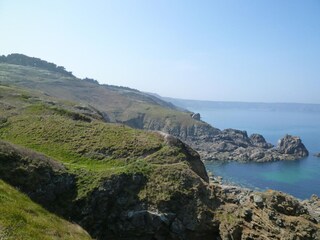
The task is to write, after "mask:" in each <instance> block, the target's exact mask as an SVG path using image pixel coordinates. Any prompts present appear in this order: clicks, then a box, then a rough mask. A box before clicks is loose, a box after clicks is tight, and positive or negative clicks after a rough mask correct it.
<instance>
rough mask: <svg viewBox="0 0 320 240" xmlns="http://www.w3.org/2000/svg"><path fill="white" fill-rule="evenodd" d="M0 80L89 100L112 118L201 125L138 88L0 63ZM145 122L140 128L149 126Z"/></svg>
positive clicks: (65, 97)
mask: <svg viewBox="0 0 320 240" xmlns="http://www.w3.org/2000/svg"><path fill="white" fill-rule="evenodd" d="M0 82H1V83H2V84H15V85H18V86H23V87H27V88H31V89H38V90H40V91H43V92H45V93H47V94H50V95H52V96H55V97H58V98H61V99H66V100H70V101H75V102H82V103H86V104H91V105H92V106H94V107H96V108H97V109H99V110H100V111H102V112H105V113H107V114H108V117H109V118H110V120H111V121H118V122H126V121H128V120H130V119H134V118H137V117H139V116H141V115H145V117H146V121H147V122H148V123H149V124H150V122H162V123H170V124H172V125H173V126H175V125H181V126H190V125H194V124H195V125H202V124H204V123H202V122H199V121H195V120H193V119H192V118H191V117H190V113H188V112H182V111H178V110H176V109H175V108H174V107H172V106H170V105H168V104H166V103H164V102H159V101H161V100H158V101H156V100H154V99H153V97H150V96H147V95H146V94H143V93H141V92H139V91H136V90H132V89H126V88H119V87H114V86H105V85H104V86H102V85H98V84H95V83H91V82H87V81H82V80H79V79H77V78H74V77H66V76H64V75H62V74H59V73H55V72H50V71H47V70H43V69H38V68H33V67H24V66H18V65H11V64H4V63H0ZM148 123H145V126H141V128H148V127H149V126H148Z"/></svg>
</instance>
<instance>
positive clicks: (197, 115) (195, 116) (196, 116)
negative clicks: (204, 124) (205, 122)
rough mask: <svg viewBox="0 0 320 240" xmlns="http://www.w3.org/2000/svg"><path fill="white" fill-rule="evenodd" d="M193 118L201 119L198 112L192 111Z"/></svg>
mask: <svg viewBox="0 0 320 240" xmlns="http://www.w3.org/2000/svg"><path fill="white" fill-rule="evenodd" d="M191 117H192V118H193V119H194V120H197V121H200V120H201V116H200V113H194V114H192V116H191Z"/></svg>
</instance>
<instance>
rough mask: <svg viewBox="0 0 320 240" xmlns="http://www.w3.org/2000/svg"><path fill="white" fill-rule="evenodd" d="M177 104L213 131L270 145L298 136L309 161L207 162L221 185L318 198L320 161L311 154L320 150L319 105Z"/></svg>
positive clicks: (193, 102) (304, 159) (196, 102)
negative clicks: (259, 138)
mask: <svg viewBox="0 0 320 240" xmlns="http://www.w3.org/2000/svg"><path fill="white" fill-rule="evenodd" d="M175 104H177V103H175ZM178 105H179V104H178ZM180 106H181V107H184V108H187V109H188V110H190V111H193V112H198V113H200V114H201V119H202V120H204V121H206V122H208V123H209V124H211V125H212V126H214V127H217V128H219V129H226V128H235V129H240V130H245V131H247V133H248V135H250V134H253V133H259V134H262V135H263V136H264V137H265V139H266V140H267V141H268V142H270V143H272V144H274V145H277V143H278V140H279V139H280V138H282V137H283V136H285V135H286V134H290V135H294V136H300V137H301V139H302V142H303V143H304V144H305V146H306V148H307V149H308V150H309V156H308V157H306V158H303V159H300V160H296V161H277V162H268V163H238V162H229V163H225V162H224V163H223V162H206V163H205V166H206V168H207V170H208V171H210V172H212V173H213V174H214V175H215V176H221V177H222V178H223V182H225V183H228V184H235V185H240V186H243V187H247V188H251V189H254V190H258V191H264V190H267V189H274V190H278V191H282V192H285V193H288V194H290V195H293V196H295V197H297V198H299V199H307V198H310V196H311V195H312V194H316V195H318V196H320V158H318V157H315V156H314V154H315V153H318V152H320V105H316V104H278V103H273V104H268V103H237V102H234V103H232V102H204V101H185V102H184V103H183V104H181V103H180Z"/></svg>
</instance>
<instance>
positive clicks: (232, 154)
mask: <svg viewBox="0 0 320 240" xmlns="http://www.w3.org/2000/svg"><path fill="white" fill-rule="evenodd" d="M187 142H188V143H189V144H190V145H191V146H192V147H193V148H195V149H196V150H197V151H198V152H199V153H200V155H201V157H202V159H203V160H208V161H214V160H219V161H240V162H251V161H254V162H271V161H279V160H296V159H300V158H303V157H306V156H308V155H309V152H308V150H307V149H306V147H305V146H304V144H303V143H302V141H301V139H300V138H299V137H297V136H291V135H286V136H284V137H283V138H282V139H280V140H279V142H278V145H277V146H273V145H272V144H271V143H268V142H266V140H265V139H264V137H263V136H262V135H260V134H252V135H251V136H248V135H247V132H246V131H241V130H236V129H225V130H223V131H220V132H219V133H218V134H215V135H213V136H209V137H206V138H193V139H191V140H187Z"/></svg>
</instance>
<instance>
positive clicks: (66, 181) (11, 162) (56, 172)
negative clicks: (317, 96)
mask: <svg viewBox="0 0 320 240" xmlns="http://www.w3.org/2000/svg"><path fill="white" fill-rule="evenodd" d="M0 177H1V179H3V180H4V181H6V182H7V183H9V184H11V185H12V186H15V187H18V188H19V189H21V190H22V191H23V192H25V193H26V194H27V195H28V196H29V197H30V198H31V199H33V200H34V201H36V202H38V203H40V204H42V205H44V206H45V207H47V208H48V209H50V210H53V211H56V212H58V213H59V214H65V213H64V211H67V210H68V209H66V208H65V209H62V208H59V207H58V208H56V206H57V205H59V204H60V203H61V202H64V203H63V204H64V206H67V205H68V201H69V198H70V197H71V198H72V196H73V195H74V194H75V190H76V179H75V176H74V175H72V174H70V173H68V172H67V171H66V168H65V167H64V166H63V165H62V164H60V163H58V162H56V161H54V160H52V159H50V158H48V157H46V156H44V155H42V154H39V153H36V152H33V151H31V150H27V149H24V148H17V147H16V146H13V145H12V144H9V143H6V142H3V141H0ZM60 210H61V211H60Z"/></svg>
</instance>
